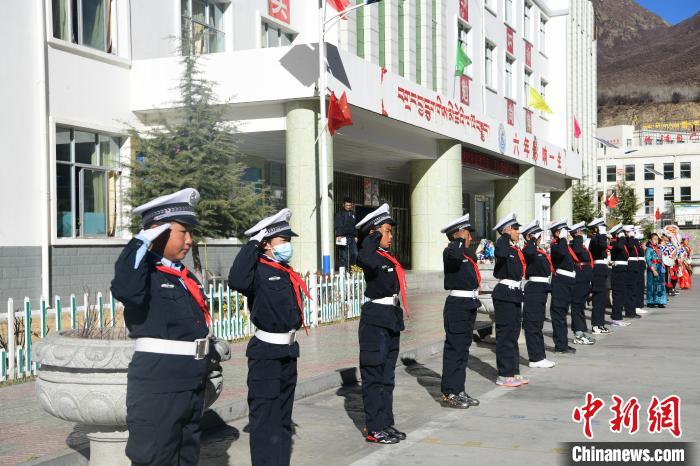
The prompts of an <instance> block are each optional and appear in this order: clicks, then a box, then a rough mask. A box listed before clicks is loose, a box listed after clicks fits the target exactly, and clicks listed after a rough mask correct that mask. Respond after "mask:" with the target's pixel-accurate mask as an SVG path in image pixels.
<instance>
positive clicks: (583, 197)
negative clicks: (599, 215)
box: [572, 183, 596, 224]
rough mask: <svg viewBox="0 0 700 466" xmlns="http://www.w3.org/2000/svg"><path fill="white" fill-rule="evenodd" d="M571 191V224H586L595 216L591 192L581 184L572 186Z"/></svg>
mask: <svg viewBox="0 0 700 466" xmlns="http://www.w3.org/2000/svg"><path fill="white" fill-rule="evenodd" d="M572 190H573V192H572V197H573V217H574V218H573V223H574V224H576V223H579V222H586V224H588V223H589V222H591V221H592V220H593V219H594V218H595V215H596V210H595V202H593V190H592V189H591V188H590V187H588V186H586V185H585V184H582V183H576V184H574V185H573V188H572Z"/></svg>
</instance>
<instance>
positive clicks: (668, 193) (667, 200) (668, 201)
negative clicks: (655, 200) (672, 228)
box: [664, 188, 673, 212]
mask: <svg viewBox="0 0 700 466" xmlns="http://www.w3.org/2000/svg"><path fill="white" fill-rule="evenodd" d="M672 207H673V188H664V211H665V212H670V211H671V208H672Z"/></svg>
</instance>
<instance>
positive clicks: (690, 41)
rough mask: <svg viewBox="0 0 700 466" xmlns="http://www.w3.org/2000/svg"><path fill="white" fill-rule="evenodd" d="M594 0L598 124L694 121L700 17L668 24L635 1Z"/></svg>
mask: <svg viewBox="0 0 700 466" xmlns="http://www.w3.org/2000/svg"><path fill="white" fill-rule="evenodd" d="M592 1H593V3H594V8H595V18H596V28H597V34H598V106H599V112H598V116H599V121H598V126H607V125H609V124H619V123H630V122H631V121H635V120H636V121H638V122H640V123H641V122H647V121H660V120H664V119H668V120H671V119H681V118H696V116H697V115H698V114H699V113H700V13H696V14H695V15H694V16H693V17H691V18H688V19H686V20H685V21H683V22H681V23H679V24H677V25H675V26H670V25H669V24H668V23H666V22H665V21H663V20H662V19H661V18H659V17H658V16H657V15H655V14H653V13H651V12H650V11H648V10H646V9H644V8H643V7H641V6H639V5H638V4H637V3H636V2H634V1H633V0H592ZM681 104H682V105H681Z"/></svg>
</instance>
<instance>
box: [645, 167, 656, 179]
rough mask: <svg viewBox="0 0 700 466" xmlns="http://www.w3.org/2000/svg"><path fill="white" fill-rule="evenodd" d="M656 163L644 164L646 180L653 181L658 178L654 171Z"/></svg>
mask: <svg viewBox="0 0 700 466" xmlns="http://www.w3.org/2000/svg"><path fill="white" fill-rule="evenodd" d="M653 170H654V164H653V163H645V164H644V179H645V180H646V181H653V180H655V179H656V174H655V173H654V171H653Z"/></svg>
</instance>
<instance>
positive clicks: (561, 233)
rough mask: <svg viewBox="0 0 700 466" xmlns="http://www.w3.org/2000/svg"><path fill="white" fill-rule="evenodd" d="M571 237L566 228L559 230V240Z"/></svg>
mask: <svg viewBox="0 0 700 466" xmlns="http://www.w3.org/2000/svg"><path fill="white" fill-rule="evenodd" d="M568 236H569V231H568V230H567V229H566V228H562V229H561V230H559V238H561V239H566V238H567V237H568Z"/></svg>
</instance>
